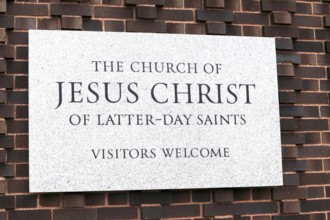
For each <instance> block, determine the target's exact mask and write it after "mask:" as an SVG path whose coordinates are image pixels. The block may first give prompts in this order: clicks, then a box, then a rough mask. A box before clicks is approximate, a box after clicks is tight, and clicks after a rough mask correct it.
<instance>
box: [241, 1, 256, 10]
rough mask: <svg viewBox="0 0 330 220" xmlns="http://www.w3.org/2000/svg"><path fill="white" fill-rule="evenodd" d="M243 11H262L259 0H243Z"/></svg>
mask: <svg viewBox="0 0 330 220" xmlns="http://www.w3.org/2000/svg"><path fill="white" fill-rule="evenodd" d="M242 9H243V11H260V1H259V0H244V1H242Z"/></svg>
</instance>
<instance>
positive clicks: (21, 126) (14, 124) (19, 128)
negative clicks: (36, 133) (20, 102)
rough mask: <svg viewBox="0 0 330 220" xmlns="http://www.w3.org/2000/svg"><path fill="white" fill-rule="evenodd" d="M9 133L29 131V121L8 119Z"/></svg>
mask: <svg viewBox="0 0 330 220" xmlns="http://www.w3.org/2000/svg"><path fill="white" fill-rule="evenodd" d="M7 132H8V133H28V123H27V121H21V120H7Z"/></svg>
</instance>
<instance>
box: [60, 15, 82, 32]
mask: <svg viewBox="0 0 330 220" xmlns="http://www.w3.org/2000/svg"><path fill="white" fill-rule="evenodd" d="M62 29H69V30H82V18H81V17H80V16H62Z"/></svg>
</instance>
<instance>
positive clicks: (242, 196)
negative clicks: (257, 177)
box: [234, 189, 251, 201]
mask: <svg viewBox="0 0 330 220" xmlns="http://www.w3.org/2000/svg"><path fill="white" fill-rule="evenodd" d="M246 200H251V190H250V189H234V201H246Z"/></svg>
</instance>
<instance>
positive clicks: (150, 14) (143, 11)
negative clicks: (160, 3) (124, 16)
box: [136, 5, 157, 19]
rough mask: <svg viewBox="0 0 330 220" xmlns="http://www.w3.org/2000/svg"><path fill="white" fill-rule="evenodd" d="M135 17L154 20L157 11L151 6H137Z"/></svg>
mask: <svg viewBox="0 0 330 220" xmlns="http://www.w3.org/2000/svg"><path fill="white" fill-rule="evenodd" d="M136 17H137V18H144V19H156V18H157V9H156V6H153V5H146V6H144V5H138V6H136Z"/></svg>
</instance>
